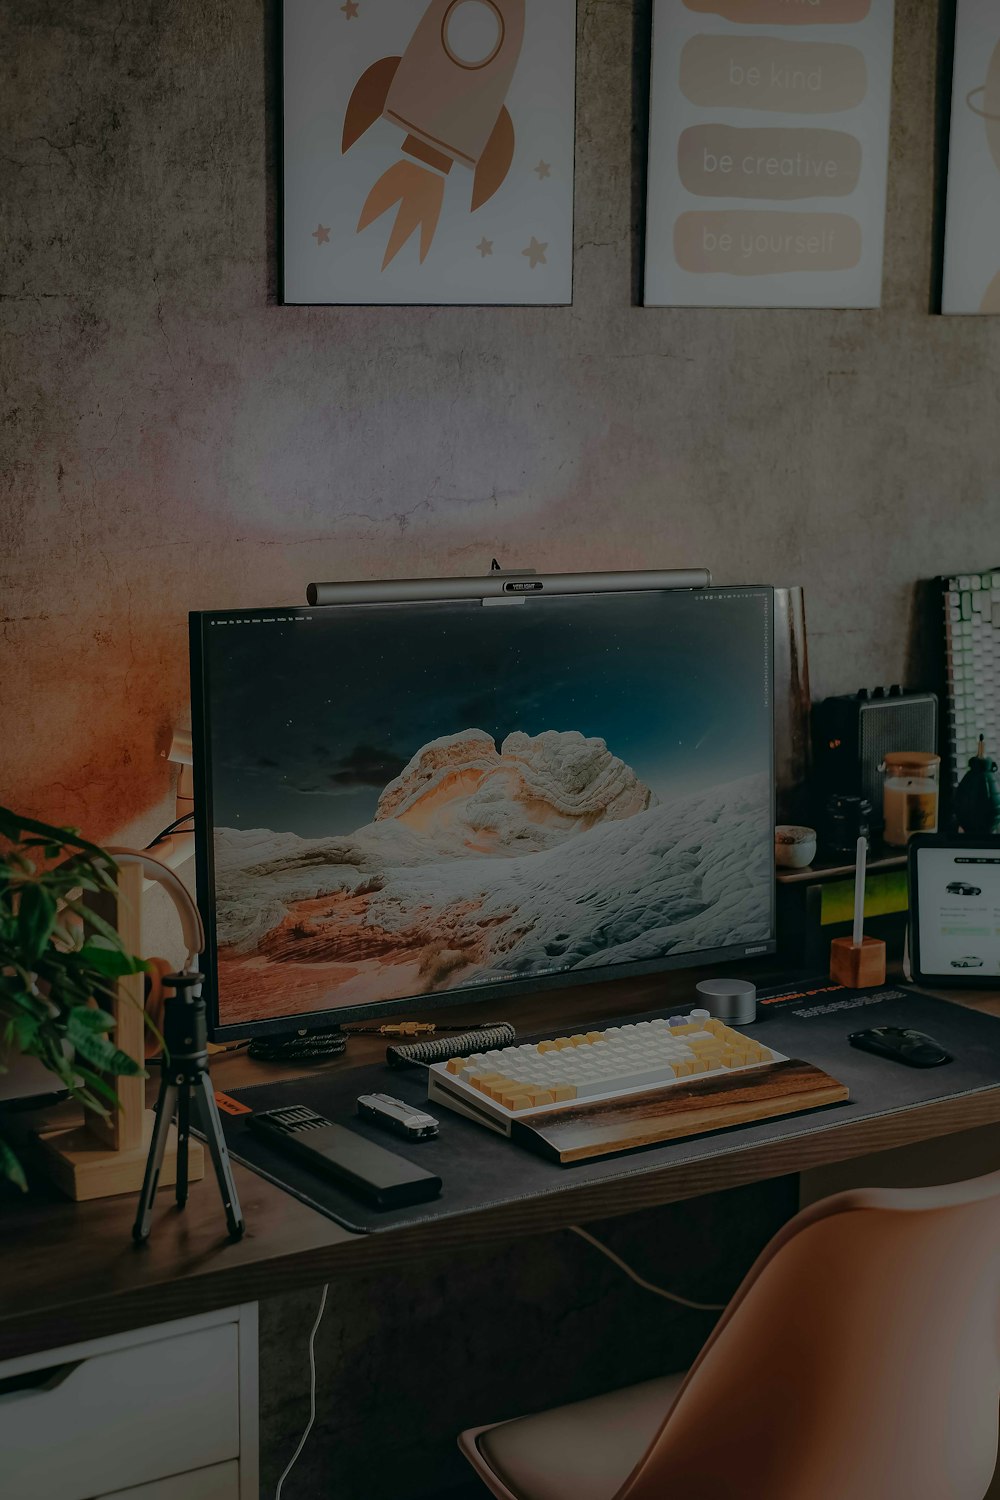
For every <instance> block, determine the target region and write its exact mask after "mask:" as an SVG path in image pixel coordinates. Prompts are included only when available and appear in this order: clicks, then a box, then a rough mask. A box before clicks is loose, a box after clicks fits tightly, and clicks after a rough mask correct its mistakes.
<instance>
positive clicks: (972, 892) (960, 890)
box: [948, 880, 983, 896]
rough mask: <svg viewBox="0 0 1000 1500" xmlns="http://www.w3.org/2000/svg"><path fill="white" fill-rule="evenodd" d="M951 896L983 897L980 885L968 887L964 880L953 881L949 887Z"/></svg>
mask: <svg viewBox="0 0 1000 1500" xmlns="http://www.w3.org/2000/svg"><path fill="white" fill-rule="evenodd" d="M948 894H949V896H981V895H982V894H983V891H982V887H981V886H978V885H966V883H965V881H964V880H953V881H952V882H951V885H950V886H949V887H948Z"/></svg>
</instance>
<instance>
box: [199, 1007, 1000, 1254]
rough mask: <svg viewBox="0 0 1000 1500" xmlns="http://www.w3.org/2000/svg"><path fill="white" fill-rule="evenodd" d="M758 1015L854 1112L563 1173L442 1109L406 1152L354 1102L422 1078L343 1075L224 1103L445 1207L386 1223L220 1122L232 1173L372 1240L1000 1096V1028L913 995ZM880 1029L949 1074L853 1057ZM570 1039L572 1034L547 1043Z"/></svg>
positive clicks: (405, 1091) (415, 1091)
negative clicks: (296, 1121)
mask: <svg viewBox="0 0 1000 1500" xmlns="http://www.w3.org/2000/svg"><path fill="white" fill-rule="evenodd" d="M658 1014H663V1012H662V1011H648V1012H646V1013H644V1015H641V1016H638V1015H637V1016H631V1017H621V1018H619V1017H616V1018H615V1024H622V1022H623V1021H625V1020H633V1021H637V1020H642V1019H649V1018H650V1017H652V1016H655V1015H658ZM757 1014H758V1020H757V1021H756V1022H755V1023H754V1025H753V1027H752V1028H748V1029H749V1030H751V1031H752V1034H753V1035H754V1036H759V1037H760V1039H761V1041H766V1042H767V1044H768V1046H770V1047H774V1048H776V1049H777V1050H778V1051H779V1052H784V1053H785V1054H786V1056H788V1057H799V1058H802V1059H804V1060H805V1061H807V1062H811V1063H815V1064H816V1066H817V1067H820V1068H823V1069H825V1070H826V1072H828V1073H830V1074H832V1075H833V1077H834V1078H837V1079H839V1081H840V1082H841V1083H844V1084H846V1085H847V1086H848V1088H849V1089H850V1091H851V1099H850V1102H849V1103H846V1104H840V1105H835V1106H832V1107H830V1108H827V1109H822V1110H817V1111H813V1112H811V1113H809V1114H803V1115H791V1116H787V1117H786V1118H784V1119H780V1120H772V1121H764V1122H762V1123H760V1124H757V1125H741V1126H737V1127H735V1128H734V1129H731V1130H722V1131H716V1132H714V1133H712V1134H711V1135H701V1136H696V1137H693V1138H691V1139H688V1140H683V1141H672V1142H670V1143H669V1144H667V1145H658V1146H649V1147H647V1148H645V1149H644V1150H641V1151H632V1152H629V1153H627V1154H621V1155H618V1156H614V1157H603V1158H600V1159H598V1160H595V1161H591V1162H582V1163H580V1164H578V1165H574V1166H569V1167H564V1166H559V1165H557V1164H556V1163H554V1162H549V1161H546V1160H544V1159H543V1158H542V1157H539V1156H535V1155H533V1154H532V1153H531V1152H528V1151H525V1150H523V1149H521V1148H520V1147H518V1146H514V1145H512V1144H511V1142H510V1141H508V1140H507V1139H506V1137H504V1136H500V1135H496V1134H494V1132H493V1131H490V1130H486V1129H484V1127H483V1126H481V1125H477V1124H475V1123H474V1122H473V1121H471V1120H466V1119H464V1118H463V1117H462V1116H461V1115H457V1114H455V1113H453V1112H452V1111H451V1110H447V1109H441V1108H438V1107H435V1108H434V1109H433V1110H432V1111H431V1112H432V1113H433V1114H434V1115H435V1116H436V1117H437V1118H438V1119H439V1120H440V1122H441V1133H440V1135H439V1136H438V1137H437V1138H436V1139H435V1140H431V1141H422V1142H418V1143H410V1142H407V1141H404V1140H402V1139H400V1138H399V1137H396V1136H392V1135H390V1134H389V1133H388V1132H386V1131H383V1130H379V1129H377V1128H375V1127H373V1126H371V1125H368V1124H366V1123H365V1122H363V1121H361V1120H359V1119H358V1118H357V1116H356V1114H355V1107H354V1106H355V1100H356V1099H357V1096H358V1095H359V1094H367V1093H388V1094H393V1095H395V1096H396V1097H397V1098H401V1099H406V1100H408V1101H410V1102H412V1103H413V1104H418V1105H424V1107H426V1096H427V1086H426V1081H425V1074H424V1071H423V1069H411V1070H406V1071H402V1072H396V1071H395V1070H392V1069H389V1068H387V1067H385V1066H382V1065H374V1066H372V1067H366V1068H351V1069H349V1070H338V1071H337V1072H335V1073H331V1074H330V1075H329V1076H328V1077H312V1078H303V1079H298V1080H295V1081H292V1082H288V1081H286V1082H283V1083H263V1084H255V1085H252V1086H251V1087H249V1088H242V1089H231V1090H229V1091H228V1093H229V1097H230V1098H233V1099H236V1100H238V1101H239V1102H240V1103H242V1104H246V1105H248V1106H249V1107H250V1108H251V1109H254V1110H260V1109H274V1108H276V1107H277V1106H279V1105H284V1104H305V1105H309V1106H310V1107H311V1108H312V1109H315V1110H317V1111H318V1112H319V1113H320V1114H323V1115H326V1116H328V1118H330V1119H331V1120H334V1121H336V1122H337V1123H339V1124H343V1125H349V1126H350V1127H351V1128H352V1129H354V1130H357V1131H358V1133H359V1134H360V1135H363V1136H367V1137H368V1138H369V1139H370V1140H373V1141H377V1142H378V1143H379V1144H380V1145H383V1146H387V1147H388V1148H389V1149H391V1150H394V1151H398V1152H399V1153H400V1155H401V1156H405V1157H406V1158H407V1159H408V1160H410V1161H413V1162H416V1163H418V1164H419V1165H420V1166H422V1167H426V1168H427V1170H428V1171H430V1172H436V1173H438V1175H439V1176H440V1177H441V1179H442V1182H443V1184H444V1187H443V1191H442V1193H441V1196H440V1198H437V1199H435V1200H434V1201H433V1202H432V1203H423V1204H418V1205H416V1206H415V1207H412V1208H401V1209H393V1210H389V1211H380V1210H378V1209H375V1208H369V1207H368V1206H367V1205H366V1204H364V1203H362V1202H361V1201H359V1200H358V1199H356V1198H353V1197H351V1196H350V1195H349V1194H348V1193H346V1192H344V1191H343V1190H342V1189H340V1188H338V1187H337V1186H336V1184H335V1183H333V1182H329V1181H327V1180H326V1179H324V1178H321V1177H319V1176H318V1175H316V1174H315V1173H313V1172H310V1171H308V1170H307V1169H305V1168H303V1167H301V1166H299V1165H298V1164H297V1163H296V1162H295V1161H293V1160H292V1159H290V1158H288V1157H285V1156H283V1155H282V1154H281V1153H280V1152H279V1151H276V1150H274V1148H273V1147H271V1146H269V1145H268V1144H267V1142H266V1141H261V1140H260V1139H258V1137H257V1136H255V1135H254V1134H253V1133H252V1132H251V1131H250V1130H249V1128H248V1127H247V1124H246V1120H247V1116H245V1115H242V1116H241V1115H228V1114H222V1116H221V1118H222V1125H223V1130H224V1132H225V1136H226V1141H227V1144H228V1146H229V1150H230V1153H231V1155H232V1157H233V1159H234V1160H235V1161H238V1162H240V1163H242V1165H243V1166H245V1167H249V1168H251V1169H252V1170H253V1171H255V1172H257V1173H259V1174H260V1176H262V1177H266V1178H267V1179H268V1180H269V1181H270V1182H273V1183H275V1184H276V1185H277V1186H278V1187H281V1188H284V1189H285V1191H286V1192H289V1193H291V1194H292V1195H293V1196H294V1197H296V1198H298V1199H300V1200H301V1201H302V1202H303V1203H308V1204H309V1205H310V1206H311V1207H312V1208H315V1209H316V1210H317V1211H318V1212H319V1213H322V1214H326V1215H327V1216H328V1217H329V1218H331V1219H335V1220H336V1221H337V1223H338V1224H342V1225H343V1226H344V1227H345V1228H346V1229H351V1230H354V1231H356V1232H358V1233H361V1234H369V1233H375V1232H377V1231H380V1230H387V1229H398V1228H400V1227H401V1226H403V1225H408V1224H416V1223H422V1222H424V1221H427V1220H431V1219H443V1218H450V1217H451V1216H453V1215H456V1214H463V1213H469V1212H471V1211H473V1210H475V1209H483V1208H492V1207H497V1206H499V1205H500V1204H504V1203H512V1202H516V1201H518V1200H521V1199H526V1198H533V1197H537V1196H541V1195H543V1194H546V1193H552V1192H554V1191H558V1190H559V1189H560V1188H564V1187H578V1186H580V1185H581V1184H584V1183H589V1182H604V1181H609V1180H614V1179H616V1178H617V1179H624V1178H627V1177H632V1176H635V1175H636V1174H639V1173H644V1172H649V1171H652V1170H654V1169H656V1168H658V1167H663V1166H668V1165H670V1164H672V1163H675V1162H687V1161H696V1160H705V1161H707V1160H709V1159H710V1158H712V1157H716V1156H719V1155H724V1154H727V1153H730V1152H738V1151H743V1150H747V1149H748V1148H750V1147H752V1146H758V1145H760V1144H762V1143H763V1142H765V1141H771V1140H778V1139H789V1138H795V1137H801V1136H804V1135H808V1134H810V1133H811V1132H813V1131H817V1130H835V1129H837V1127H838V1126H839V1125H842V1124H853V1123H856V1122H857V1121H859V1120H865V1119H873V1118H875V1117H877V1116H879V1115H885V1114H890V1113H892V1112H893V1111H895V1110H899V1109H905V1108H907V1107H908V1106H910V1105H914V1104H927V1103H930V1102H932V1101H934V1100H938V1099H949V1098H955V1097H957V1096H959V1095H962V1094H974V1093H978V1092H980V1091H981V1090H984V1089H991V1088H997V1087H1000V1019H998V1018H996V1017H993V1016H986V1015H982V1014H980V1013H979V1012H977V1011H973V1010H969V1009H967V1008H966V1007H964V1006H961V1005H953V1004H949V1003H948V1002H947V1001H945V1000H936V999H934V998H933V997H931V996H929V995H923V994H920V993H919V992H917V991H913V990H899V989H894V988H890V987H886V988H883V989H879V990H875V991H850V990H841V989H838V988H835V987H830V986H829V985H828V984H827V985H826V986H825V987H824V988H823V989H821V990H819V991H817V992H813V993H811V994H810V993H808V992H803V991H801V990H800V991H799V992H798V993H797V995H796V996H795V998H791V999H781V1000H778V1001H773V1002H771V1003H770V1004H764V1005H761V1006H760V1007H759V1008H758V1012H757ZM876 1025H880V1026H881V1025H890V1026H892V1025H896V1026H912V1027H915V1028H916V1029H917V1030H918V1031H926V1032H929V1033H930V1035H931V1036H933V1037H934V1039H935V1040H936V1041H938V1042H940V1043H941V1045H942V1046H943V1047H944V1048H945V1049H946V1050H947V1051H949V1052H951V1053H952V1054H953V1055H954V1058H955V1061H954V1062H952V1063H949V1064H947V1065H946V1066H944V1067H940V1068H908V1067H905V1066H903V1065H902V1064H900V1063H894V1062H889V1061H887V1060H885V1059H882V1058H878V1057H874V1056H872V1055H871V1054H870V1053H867V1052H859V1051H858V1050H857V1048H855V1047H851V1046H849V1045H848V1042H847V1037H848V1034H849V1033H850V1032H852V1031H861V1030H863V1029H864V1028H865V1027H867V1026H876ZM564 1032H565V1028H563V1030H562V1032H555V1033H551V1032H550V1033H548V1034H549V1035H560V1034H563V1033H564Z"/></svg>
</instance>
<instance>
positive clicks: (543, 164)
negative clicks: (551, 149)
mask: <svg viewBox="0 0 1000 1500" xmlns="http://www.w3.org/2000/svg"><path fill="white" fill-rule="evenodd" d="M531 170H532V171H533V172H537V173H538V180H539V182H541V181H542V179H543V178H545V177H551V176H552V168H551V167H550V166H549V164H548V162H547V161H540V162H539V163H538V166H537V167H532V169H531Z"/></svg>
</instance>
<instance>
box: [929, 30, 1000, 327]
mask: <svg viewBox="0 0 1000 1500" xmlns="http://www.w3.org/2000/svg"><path fill="white" fill-rule="evenodd" d="M942 311H943V312H946V313H1000V4H998V3H997V0H959V5H958V29H957V31H956V34H955V85H954V92H953V95H952V105H951V150H950V152H949V156H948V227H947V232H946V235H945V248H944V293H943V297H942Z"/></svg>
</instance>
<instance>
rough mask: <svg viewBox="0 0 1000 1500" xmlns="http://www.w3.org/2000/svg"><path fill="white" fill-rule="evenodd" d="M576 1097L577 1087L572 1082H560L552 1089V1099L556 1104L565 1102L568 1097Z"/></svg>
mask: <svg viewBox="0 0 1000 1500" xmlns="http://www.w3.org/2000/svg"><path fill="white" fill-rule="evenodd" d="M575 1098H576V1089H575V1088H574V1087H573V1085H572V1084H571V1083H560V1084H558V1085H557V1086H556V1087H555V1088H554V1089H553V1090H552V1099H553V1102H554V1103H556V1104H564V1103H565V1102H566V1100H567V1099H575Z"/></svg>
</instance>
